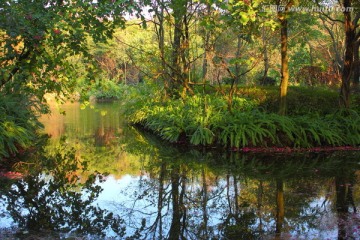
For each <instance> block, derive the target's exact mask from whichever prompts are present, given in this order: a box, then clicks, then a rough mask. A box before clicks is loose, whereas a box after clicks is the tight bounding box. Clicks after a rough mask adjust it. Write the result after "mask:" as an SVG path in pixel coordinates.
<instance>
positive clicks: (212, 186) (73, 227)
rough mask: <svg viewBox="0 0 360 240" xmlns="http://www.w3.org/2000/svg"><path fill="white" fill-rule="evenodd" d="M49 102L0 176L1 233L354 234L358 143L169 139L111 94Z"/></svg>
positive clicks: (359, 199)
mask: <svg viewBox="0 0 360 240" xmlns="http://www.w3.org/2000/svg"><path fill="white" fill-rule="evenodd" d="M58 108H59V107H55V106H53V113H52V115H50V116H44V117H43V118H42V122H43V123H44V125H45V131H46V133H47V134H49V135H50V136H51V138H50V139H48V140H46V139H44V142H45V143H46V144H45V145H44V146H43V147H41V148H40V147H39V149H40V150H37V151H34V152H32V153H30V154H29V156H27V158H26V160H22V162H20V163H18V164H16V166H15V168H14V170H13V171H16V173H17V174H18V175H20V177H19V176H18V175H16V176H18V177H16V178H13V179H8V178H0V184H1V185H0V229H2V230H1V231H0V238H1V239H14V238H16V239H33V238H31V237H34V239H53V238H54V239H58V238H64V239H66V238H73V239H74V238H79V237H83V238H84V239H108V238H111V239H360V215H359V213H358V212H357V210H358V211H359V210H360V208H359V206H360V171H359V170H360V153H359V152H327V153H302V154H299V153H297V154H292V155H289V154H287V155H282V154H272V155H263V154H249V153H247V154H241V153H235V152H229V151H219V150H217V151H214V150H209V149H200V148H196V149H194V148H186V147H184V146H180V147H175V146H173V145H171V144H168V143H165V142H162V141H160V140H159V139H157V138H156V137H154V136H153V135H151V134H149V133H146V132H143V131H141V130H140V129H137V128H134V127H130V126H127V125H126V124H125V122H124V118H123V116H122V113H121V111H120V109H121V106H120V104H118V103H102V104H100V103H98V104H94V105H92V106H90V107H89V106H88V107H86V108H85V109H82V107H81V105H80V104H78V103H68V104H65V105H63V106H62V107H60V109H58ZM59 110H60V112H61V111H65V112H66V115H62V114H60V113H59Z"/></svg>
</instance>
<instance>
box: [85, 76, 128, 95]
mask: <svg viewBox="0 0 360 240" xmlns="http://www.w3.org/2000/svg"><path fill="white" fill-rule="evenodd" d="M122 90H123V88H122V87H121V86H120V85H119V84H117V83H115V82H113V81H111V80H106V79H105V80H100V81H96V83H95V87H93V88H92V89H91V90H90V91H89V92H87V97H91V96H93V97H95V98H96V99H97V100H109V99H119V98H120V97H121V95H122V94H123V91H122Z"/></svg>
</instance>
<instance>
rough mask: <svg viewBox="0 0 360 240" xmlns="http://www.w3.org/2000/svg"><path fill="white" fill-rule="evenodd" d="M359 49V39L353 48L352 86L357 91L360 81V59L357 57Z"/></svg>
mask: <svg viewBox="0 0 360 240" xmlns="http://www.w3.org/2000/svg"><path fill="white" fill-rule="evenodd" d="M359 48H360V39H358V40H357V41H356V43H355V46H354V68H353V69H354V73H353V74H354V75H353V76H354V77H353V85H354V89H355V90H359V81H360V57H359V50H360V49H359Z"/></svg>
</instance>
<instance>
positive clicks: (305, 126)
mask: <svg viewBox="0 0 360 240" xmlns="http://www.w3.org/2000/svg"><path fill="white" fill-rule="evenodd" d="M127 96H128V97H127V99H126V100H125V101H126V109H127V111H126V115H127V117H128V120H129V121H130V123H132V124H138V125H141V126H143V127H145V128H146V129H149V130H151V131H152V132H154V133H155V134H157V135H159V136H160V137H161V138H163V139H165V140H167V141H169V142H175V143H176V142H185V143H190V144H193V145H204V146H222V147H231V148H243V147H270V146H277V147H293V148H311V147H318V146H358V145H360V117H359V114H358V111H356V110H350V111H346V112H345V111H339V110H338V108H337V104H336V102H337V93H336V92H333V91H331V90H324V89H301V88H292V89H290V92H289V113H288V115H287V116H280V115H278V114H276V113H275V110H276V106H277V92H276V89H274V88H242V89H240V90H239V91H238V92H237V93H236V96H235V97H234V98H233V102H232V111H231V112H230V111H228V105H227V101H226V97H224V96H222V95H220V94H217V93H216V92H215V91H214V92H208V93H207V94H200V93H198V94H195V95H193V96H189V97H188V98H186V99H176V100H166V101H164V100H163V99H161V98H160V96H161V94H160V93H159V92H156V90H155V88H149V86H137V87H133V88H130V89H128V94H127Z"/></svg>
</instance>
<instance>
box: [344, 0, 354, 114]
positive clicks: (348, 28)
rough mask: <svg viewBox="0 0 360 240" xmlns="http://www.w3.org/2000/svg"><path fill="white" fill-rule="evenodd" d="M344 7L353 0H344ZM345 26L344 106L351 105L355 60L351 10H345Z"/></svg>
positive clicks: (349, 5)
mask: <svg viewBox="0 0 360 240" xmlns="http://www.w3.org/2000/svg"><path fill="white" fill-rule="evenodd" d="M343 7H344V8H345V9H346V8H349V7H351V0H344V1H343ZM344 18H345V19H344V27H345V57H344V67H343V71H342V74H341V80H342V81H341V89H340V106H341V107H344V108H349V107H350V82H351V75H352V67H353V62H354V43H355V40H356V39H355V37H356V32H355V29H356V28H355V26H354V24H353V22H352V20H351V12H349V11H344Z"/></svg>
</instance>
